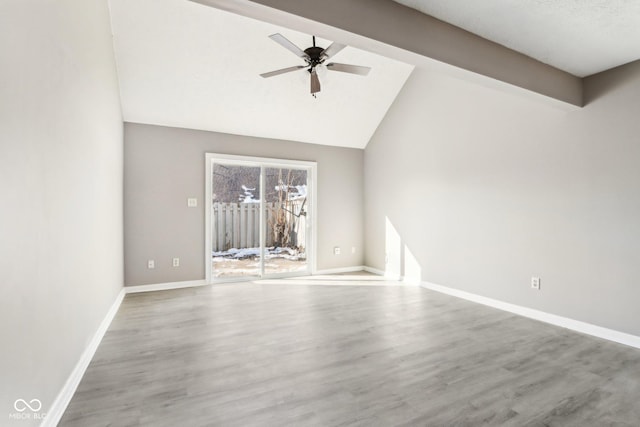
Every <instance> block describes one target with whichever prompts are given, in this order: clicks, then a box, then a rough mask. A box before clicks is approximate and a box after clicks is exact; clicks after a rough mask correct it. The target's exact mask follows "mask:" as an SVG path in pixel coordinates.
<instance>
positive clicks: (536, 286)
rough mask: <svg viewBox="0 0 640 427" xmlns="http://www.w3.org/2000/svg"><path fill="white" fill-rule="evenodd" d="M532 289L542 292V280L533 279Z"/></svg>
mask: <svg viewBox="0 0 640 427" xmlns="http://www.w3.org/2000/svg"><path fill="white" fill-rule="evenodd" d="M531 288H532V289H538V290H540V278H539V277H532V278H531Z"/></svg>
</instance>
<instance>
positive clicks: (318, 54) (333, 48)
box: [260, 33, 371, 98]
mask: <svg viewBox="0 0 640 427" xmlns="http://www.w3.org/2000/svg"><path fill="white" fill-rule="evenodd" d="M312 37H313V46H311V47H308V48H306V49H305V50H302V49H300V48H299V47H298V46H296V45H295V44H293V43H291V42H290V41H289V40H288V39H287V38H286V37H284V36H283V35H282V34H279V33H276V34H272V35H270V36H269V38H270V39H271V40H273V41H274V42H276V43H278V44H279V45H280V46H282V47H284V48H285V49H287V50H289V51H291V52H293V54H294V55H296V56H298V57H300V58H302V59H304V61H305V62H306V65H294V66H293V67H287V68H283V69H281V70H275V71H270V72H268V73H263V74H260V76H262V77H264V78H267V77H273V76H278V75H280V74H285V73H290V72H292V71H298V70H302V69H306V70H307V71H308V72H309V74H310V76H311V95H313V97H314V98H315V97H316V93H318V92H320V79H318V73H317V72H316V67H318V66H319V65H324V63H325V62H326V61H327V60H328V59H329V58H331V57H332V56H334V55H335V54H336V53H338V52H340V51H341V50H342V49H344V48H345V47H347V46H346V45H343V44H340V43H332V44H331V45H330V46H329V47H328V48H326V49H323V48H321V47H318V46H316V37H315V36H312ZM326 67H327V70H333V71H340V72H343V73H349V74H357V75H359V76H366V75H367V74H369V71H371V68H370V67H363V66H361V65H349V64H340V63H338V62H330V63H328V64H326Z"/></svg>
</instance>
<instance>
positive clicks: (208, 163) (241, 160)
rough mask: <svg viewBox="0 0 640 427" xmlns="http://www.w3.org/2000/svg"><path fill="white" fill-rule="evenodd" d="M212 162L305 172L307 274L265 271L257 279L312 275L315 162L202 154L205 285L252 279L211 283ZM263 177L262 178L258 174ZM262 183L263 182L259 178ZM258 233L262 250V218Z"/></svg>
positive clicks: (314, 261)
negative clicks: (308, 217) (203, 156)
mask: <svg viewBox="0 0 640 427" xmlns="http://www.w3.org/2000/svg"><path fill="white" fill-rule="evenodd" d="M215 162H219V163H223V164H225V165H237V166H249V167H260V168H261V170H264V168H278V167H279V168H283V169H284V168H290V169H304V170H306V171H307V205H308V209H307V211H308V212H309V216H311V221H308V222H307V231H308V233H307V239H308V240H307V242H306V244H307V265H308V267H307V271H306V272H293V273H282V274H275V275H274V274H271V275H265V274H264V271H262V269H261V271H260V278H269V279H274V278H281V277H294V276H303V275H305V274H306V275H310V274H315V273H316V271H317V248H318V239H317V233H318V227H317V224H318V208H317V187H318V185H317V183H318V165H317V163H316V162H310V161H303V160H287V159H274V158H268V157H249V156H236V155H229V154H218V153H206V154H205V198H204V200H205V248H204V250H205V271H206V278H205V279H206V283H221V282H233V281H246V280H247V279H249V280H252V279H251V277H241V278H228V279H227V278H225V279H224V280H222V279H214V278H213V272H212V267H211V253H212V242H211V233H212V230H213V226H212V224H211V216H212V209H211V206H212V185H213V180H212V179H213V164H214V163H215ZM261 175H262V174H261ZM261 181H264V178H263V177H261ZM263 187H264V185H261V187H260V200H264V188H263ZM260 223H261V225H260V229H261V233H260V234H261V236H260V241H261V245H260V246H261V247H264V229H265V224H264V215H261V218H260Z"/></svg>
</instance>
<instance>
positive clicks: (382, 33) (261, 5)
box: [191, 0, 583, 109]
mask: <svg viewBox="0 0 640 427" xmlns="http://www.w3.org/2000/svg"><path fill="white" fill-rule="evenodd" d="M191 1H195V2H199V3H203V4H206V5H209V6H212V7H217V8H221V9H225V10H231V11H234V12H237V13H240V14H243V15H245V16H252V17H257V18H259V19H262V20H265V21H267V20H268V21H269V22H272V23H276V24H279V25H286V26H288V27H291V28H296V29H300V27H303V26H304V27H314V28H317V29H318V30H316V32H317V33H320V30H322V31H325V33H326V34H334V33H340V34H342V35H343V36H344V38H345V39H347V38H349V39H351V40H352V41H351V43H350V44H351V45H352V46H357V47H365V46H366V47H365V48H366V49H367V50H370V51H372V52H376V53H381V54H384V55H387V56H389V57H392V58H396V59H401V60H404V61H407V62H409V63H412V64H415V65H418V66H420V67H424V68H429V69H435V70H438V71H444V72H447V73H450V74H455V75H458V76H461V77H462V78H465V79H469V80H473V81H478V82H481V83H482V84H487V85H491V86H496V87H500V88H501V89H505V90H507V91H515V92H517V93H522V94H526V95H531V96H532V97H533V98H537V99H541V100H547V101H550V102H551V104H552V105H556V106H558V107H560V108H568V109H572V108H575V107H576V106H578V107H579V106H582V105H583V94H582V79H581V78H579V77H576V76H574V75H572V74H570V73H567V72H566V71H563V70H560V69H558V68H556V67H552V66H550V65H548V64H544V63H543V62H541V61H538V60H536V59H533V58H531V57H529V56H527V55H525V54H523V53H520V52H516V51H515V50H513V49H509V48H507V47H505V46H502V45H500V44H498V43H495V42H492V41H490V40H487V39H485V38H482V37H480V36H478V35H475V34H473V33H471V32H468V31H465V30H463V29H461V28H458V27H456V26H453V25H451V24H448V23H446V22H443V21H441V20H439V19H436V18H434V17H431V16H428V15H426V14H424V13H421V12H419V11H417V10H414V9H412V8H410V7H407V6H404V5H402V4H400V3H396V2H394V1H392V0H348V1H345V0H322V1H318V0H191ZM480 3H481V2H480ZM358 43H360V44H358ZM487 77H488V79H487ZM505 83H506V85H505ZM523 89H524V90H523Z"/></svg>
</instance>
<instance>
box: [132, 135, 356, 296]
mask: <svg viewBox="0 0 640 427" xmlns="http://www.w3.org/2000/svg"><path fill="white" fill-rule="evenodd" d="M124 134H125V136H124V141H125V175H124V177H125V178H124V180H125V196H124V206H125V216H124V218H125V284H126V285H142V284H151V283H166V282H177V281H188V280H201V279H204V277H205V264H204V244H205V240H204V239H205V218H204V216H205V214H204V195H205V194H204V193H205V192H204V184H205V181H204V177H205V170H204V165H205V163H204V159H205V153H207V152H214V153H222V154H234V155H246V156H258V157H272V158H282V159H292V160H306V161H315V162H317V163H318V189H317V194H318V230H319V233H318V254H317V257H318V269H330V268H342V267H352V266H359V265H362V261H363V243H362V242H363V237H362V232H363V226H362V217H363V207H362V205H363V182H362V178H363V163H362V162H363V156H364V152H363V150H358V149H350V148H338V147H328V146H322V145H313V144H303V143H298V142H290V141H279V140H272V139H262V138H254V137H247V136H238V135H228V134H222V133H216V132H205V131H196V130H188V129H178V128H169V127H161V126H151V125H142V124H133V123H125V132H124ZM188 197H197V198H198V208H197V209H195V208H188V207H187V198H188ZM334 246H340V247H341V248H342V254H341V255H333V247H334ZM352 246H355V247H356V253H355V254H352V253H351V247H352ZM174 257H178V258H180V267H172V266H171V261H172V258H174ZM149 259H153V260H155V268H154V269H148V268H147V260H149Z"/></svg>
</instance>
